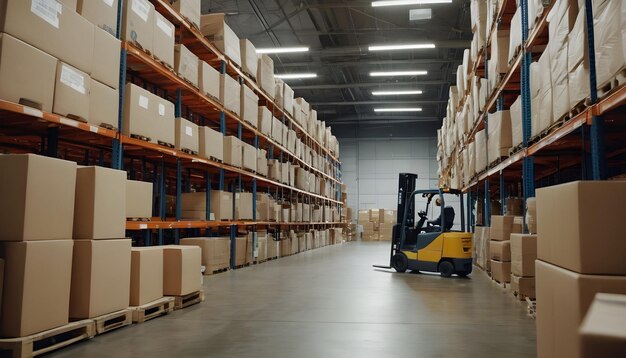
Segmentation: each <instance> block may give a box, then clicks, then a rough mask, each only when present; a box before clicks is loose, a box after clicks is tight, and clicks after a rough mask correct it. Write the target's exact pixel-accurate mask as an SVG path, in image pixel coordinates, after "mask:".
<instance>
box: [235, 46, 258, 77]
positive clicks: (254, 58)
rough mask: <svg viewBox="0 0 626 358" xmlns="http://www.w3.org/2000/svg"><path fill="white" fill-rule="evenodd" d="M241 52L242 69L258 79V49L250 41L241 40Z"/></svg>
mask: <svg viewBox="0 0 626 358" xmlns="http://www.w3.org/2000/svg"><path fill="white" fill-rule="evenodd" d="M239 50H240V51H241V68H242V69H243V70H244V72H246V73H247V74H248V75H250V76H251V77H252V78H256V73H257V67H258V61H259V56H258V55H257V54H256V48H254V45H253V44H252V42H250V40H248V39H241V40H239Z"/></svg>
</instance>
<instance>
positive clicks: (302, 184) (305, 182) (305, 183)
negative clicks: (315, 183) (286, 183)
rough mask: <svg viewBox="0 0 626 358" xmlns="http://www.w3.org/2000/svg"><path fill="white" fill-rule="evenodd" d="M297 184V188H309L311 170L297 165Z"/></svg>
mask: <svg viewBox="0 0 626 358" xmlns="http://www.w3.org/2000/svg"><path fill="white" fill-rule="evenodd" d="M295 176H296V178H295V179H296V180H295V185H296V188H298V189H300V190H308V189H309V172H307V171H306V170H305V169H304V168H300V167H297V168H295Z"/></svg>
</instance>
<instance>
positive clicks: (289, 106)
mask: <svg viewBox="0 0 626 358" xmlns="http://www.w3.org/2000/svg"><path fill="white" fill-rule="evenodd" d="M283 106H284V108H285V111H286V112H288V113H289V114H291V115H293V90H292V89H291V87H289V85H288V84H286V83H285V84H284V85H283ZM309 131H310V130H309Z"/></svg>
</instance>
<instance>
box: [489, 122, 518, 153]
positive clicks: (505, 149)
mask: <svg viewBox="0 0 626 358" xmlns="http://www.w3.org/2000/svg"><path fill="white" fill-rule="evenodd" d="M488 117H489V118H488V121H489V137H488V139H487V146H488V151H489V152H488V154H487V158H488V159H489V162H493V161H495V160H497V159H499V158H500V157H508V156H509V150H510V149H511V143H512V140H513V139H512V137H511V133H512V132H511V113H510V112H509V111H498V112H495V113H489V115H488Z"/></svg>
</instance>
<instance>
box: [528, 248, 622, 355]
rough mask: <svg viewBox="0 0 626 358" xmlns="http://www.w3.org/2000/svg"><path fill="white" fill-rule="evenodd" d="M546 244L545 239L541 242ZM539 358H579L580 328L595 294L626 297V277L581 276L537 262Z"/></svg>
mask: <svg viewBox="0 0 626 358" xmlns="http://www.w3.org/2000/svg"><path fill="white" fill-rule="evenodd" d="M542 240H543V236H542V237H541V238H540V239H539V242H541V241H542ZM535 272H536V277H535V284H536V293H537V302H541V304H537V357H539V358H543V357H568V358H576V357H580V352H579V347H580V341H579V339H580V337H579V335H578V327H579V326H580V324H581V322H582V321H583V318H584V317H585V314H586V313H587V310H588V309H589V306H590V305H591V302H592V301H593V299H594V297H595V295H596V293H599V292H603V293H618V294H626V276H609V275H606V276H605V275H582V274H579V273H576V272H573V271H569V270H566V269H564V268H561V267H558V266H555V265H552V264H549V263H546V262H543V261H540V260H537V261H536V266H535Z"/></svg>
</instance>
